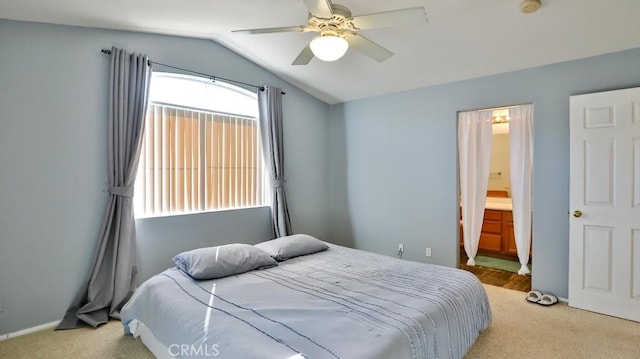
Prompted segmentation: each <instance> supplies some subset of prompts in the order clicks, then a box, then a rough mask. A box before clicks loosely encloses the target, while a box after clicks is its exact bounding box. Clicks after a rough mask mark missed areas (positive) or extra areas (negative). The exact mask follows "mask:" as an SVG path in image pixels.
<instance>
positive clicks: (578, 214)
mask: <svg viewBox="0 0 640 359" xmlns="http://www.w3.org/2000/svg"><path fill="white" fill-rule="evenodd" d="M573 216H574V217H576V218H579V217H582V211H578V210H575V211H573Z"/></svg>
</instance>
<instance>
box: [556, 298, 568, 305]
mask: <svg viewBox="0 0 640 359" xmlns="http://www.w3.org/2000/svg"><path fill="white" fill-rule="evenodd" d="M558 302H560V303H564V304H569V299H566V298H560V297H558Z"/></svg>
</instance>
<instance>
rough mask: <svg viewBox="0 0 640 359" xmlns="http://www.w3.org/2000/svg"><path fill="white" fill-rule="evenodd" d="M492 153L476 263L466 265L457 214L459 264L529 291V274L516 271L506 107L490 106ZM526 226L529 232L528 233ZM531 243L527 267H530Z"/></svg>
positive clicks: (488, 278) (491, 280) (494, 280)
mask: <svg viewBox="0 0 640 359" xmlns="http://www.w3.org/2000/svg"><path fill="white" fill-rule="evenodd" d="M491 117H492V118H491V122H492V126H491V156H490V161H489V176H488V186H487V195H486V201H485V206H484V217H483V219H482V227H481V231H480V238H479V241H478V244H477V255H476V257H475V266H468V265H467V261H468V256H467V253H466V252H465V247H464V237H463V221H462V211H461V215H460V227H459V233H460V268H463V269H467V270H469V271H471V272H473V273H475V274H476V275H477V276H478V277H479V278H480V280H481V281H483V282H485V283H487V284H493V285H498V286H502V287H507V288H509V287H511V289H518V290H522V291H528V290H530V288H531V275H530V274H529V273H527V274H522V273H521V275H519V274H518V270H519V269H520V268H521V263H520V261H519V258H518V248H517V245H516V240H515V236H514V221H513V211H512V210H513V202H512V188H511V168H510V167H511V166H510V156H511V153H510V140H511V138H510V134H509V120H510V118H509V109H508V108H501V109H492V116H491ZM515 140H517V139H515ZM530 233H531V232H530V230H529V236H530ZM531 256H532V252H531V246H530V247H529V261H528V263H527V267H528V268H529V270H531Z"/></svg>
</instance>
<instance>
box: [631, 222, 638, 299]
mask: <svg viewBox="0 0 640 359" xmlns="http://www.w3.org/2000/svg"><path fill="white" fill-rule="evenodd" d="M631 240H632V243H631V247H632V248H633V250H632V251H631V263H632V265H633V283H632V286H633V288H632V289H631V293H632V294H631V296H632V297H633V299H635V300H640V229H635V230H633V236H632V239H631Z"/></svg>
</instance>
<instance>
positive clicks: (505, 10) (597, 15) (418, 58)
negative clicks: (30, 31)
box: [0, 0, 640, 103]
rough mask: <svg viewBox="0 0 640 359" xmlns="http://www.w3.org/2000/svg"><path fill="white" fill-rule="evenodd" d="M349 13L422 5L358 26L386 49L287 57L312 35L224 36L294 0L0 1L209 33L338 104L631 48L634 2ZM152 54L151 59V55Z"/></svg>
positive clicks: (361, 4)
mask: <svg viewBox="0 0 640 359" xmlns="http://www.w3.org/2000/svg"><path fill="white" fill-rule="evenodd" d="M336 2H339V3H341V4H342V5H345V6H347V7H349V8H350V9H351V12H352V13H353V15H363V14H368V13H373V12H381V11H389V10H394V9H400V8H405V7H414V6H423V7H424V8H425V10H426V13H427V18H428V23H427V24H426V25H424V26H419V27H413V28H390V29H376V30H367V31H363V32H362V34H363V35H365V36H367V37H368V38H369V39H371V40H374V41H376V42H377V43H379V44H381V45H382V46H385V47H386V48H388V49H389V50H391V51H392V52H394V53H395V56H394V57H392V58H391V59H389V60H387V61H386V62H383V63H377V62H375V61H373V60H371V59H370V58H368V57H366V56H364V55H362V54H360V53H358V52H355V51H351V50H350V51H348V52H347V54H346V55H345V56H344V57H343V58H342V59H340V60H338V61H336V62H322V61H319V60H317V59H313V60H312V61H311V63H310V64H309V65H307V66H291V65H290V64H291V62H292V61H293V59H294V58H295V57H296V56H297V55H298V53H299V52H300V51H301V50H302V48H303V47H304V46H305V45H306V44H307V42H308V41H309V40H311V38H312V37H313V36H314V34H313V33H279V34H264V35H245V34H232V33H231V30H239V29H247V28H261V27H275V26H293V25H304V24H306V18H307V10H306V8H305V6H304V4H303V2H302V1H301V0H186V1H176V0H110V1H104V0H56V1H51V0H0V17H1V18H7V19H14V20H25V21H36V22H48V23H56V24H68V25H77V26H87V27H99V28H109V29H120V30H134V31H144V32H152V33H162V34H172V35H183V36H190V37H198V38H207V39H213V40H215V41H217V42H219V43H220V44H222V45H224V46H226V47H228V48H230V49H232V50H233V51H235V52H237V53H239V54H241V55H242V56H244V57H246V58H248V59H250V60H252V61H253V62H255V63H257V64H260V65H261V66H263V67H264V68H266V69H267V70H270V71H272V72H273V73H275V74H276V75H278V76H280V77H281V78H283V79H285V80H287V81H289V82H291V83H292V84H294V85H296V86H298V87H300V88H302V89H304V90H305V91H307V92H309V93H310V94H312V95H314V96H316V97H318V98H320V99H322V100H324V101H326V102H328V103H338V102H344V101H349V100H354V99H359V98H365V97H370V96H376V95H382V94H387V93H392V92H398V91H403V90H408V89H413V88H419V87H424V86H430V85H435V84H441V83H447V82H453V81H459V80H464V79H469V78H474V77H480V76H486V75H491V74H497V73H503V72H509V71H514V70H519V69H525V68H531V67H535V66H540V65H545V64H550V63H556V62H561V61H567V60H572V59H578V58H584V57H589V56H593V55H599V54H604V53H609V52H615V51H620V50H625V49H631V48H636V47H640V20H639V18H640V1H639V0H606V1H605V0H542V7H541V8H540V10H538V12H536V13H533V14H529V15H525V14H523V13H521V12H520V2H521V0H394V1H390V0H386V1H382V0H336ZM158 61H161V59H158Z"/></svg>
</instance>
